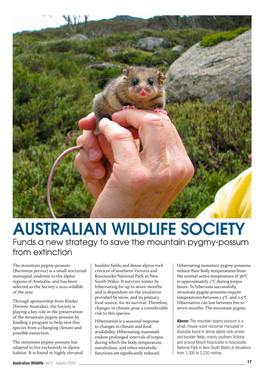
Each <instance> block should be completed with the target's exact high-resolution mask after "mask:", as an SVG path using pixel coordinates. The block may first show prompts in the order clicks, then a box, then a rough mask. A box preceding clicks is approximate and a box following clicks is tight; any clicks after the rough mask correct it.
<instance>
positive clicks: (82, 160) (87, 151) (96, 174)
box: [75, 130, 105, 182]
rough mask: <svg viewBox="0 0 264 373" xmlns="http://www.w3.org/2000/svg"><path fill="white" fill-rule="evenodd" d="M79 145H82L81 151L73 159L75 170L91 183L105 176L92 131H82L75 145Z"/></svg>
mask: <svg viewBox="0 0 264 373" xmlns="http://www.w3.org/2000/svg"><path fill="white" fill-rule="evenodd" d="M80 144H82V145H83V149H81V150H80V152H79V154H77V155H76V157H75V164H76V167H77V170H78V171H79V172H80V174H81V175H82V177H83V178H84V179H85V180H87V181H89V182H92V181H93V179H101V178H103V177H104V175H105V168H104V166H103V164H102V162H101V158H102V156H103V153H102V150H101V149H100V146H99V144H98V140H97V137H96V136H95V135H94V133H93V132H92V131H86V130H84V131H83V134H82V135H81V136H79V137H78V139H77V145H80Z"/></svg>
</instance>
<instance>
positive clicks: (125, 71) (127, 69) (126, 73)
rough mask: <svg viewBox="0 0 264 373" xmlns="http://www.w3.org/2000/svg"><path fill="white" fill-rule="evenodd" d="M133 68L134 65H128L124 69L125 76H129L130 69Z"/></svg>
mask: <svg viewBox="0 0 264 373" xmlns="http://www.w3.org/2000/svg"><path fill="white" fill-rule="evenodd" d="M131 69H132V67H130V66H128V65H126V68H125V69H124V70H123V74H124V75H125V76H128V74H129V71H130V70H131Z"/></svg>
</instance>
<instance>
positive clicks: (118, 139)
mask: <svg viewBox="0 0 264 373" xmlns="http://www.w3.org/2000/svg"><path fill="white" fill-rule="evenodd" d="M99 126H100V130H101V131H102V133H103V134H104V136H105V138H106V140H107V141H108V142H109V144H110V146H111V148H112V155H113V158H114V162H115V163H117V164H125V165H126V167H129V166H131V167H139V166H141V160H140V157H139V154H138V151H137V148H136V145H135V142H134V138H133V135H132V134H131V132H130V131H128V130H127V129H125V128H123V127H121V126H120V125H119V124H118V123H116V122H114V121H110V120H109V119H107V118H103V119H102V120H101V121H100V125H99Z"/></svg>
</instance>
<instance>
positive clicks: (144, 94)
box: [140, 88, 147, 96]
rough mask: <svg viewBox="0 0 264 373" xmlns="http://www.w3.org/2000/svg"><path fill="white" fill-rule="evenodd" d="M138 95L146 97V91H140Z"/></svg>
mask: <svg viewBox="0 0 264 373" xmlns="http://www.w3.org/2000/svg"><path fill="white" fill-rule="evenodd" d="M140 94H141V96H146V94H147V91H146V90H145V88H142V89H141V91H140Z"/></svg>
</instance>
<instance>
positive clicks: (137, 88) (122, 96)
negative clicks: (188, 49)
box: [93, 66, 166, 135]
mask: <svg viewBox="0 0 264 373" xmlns="http://www.w3.org/2000/svg"><path fill="white" fill-rule="evenodd" d="M165 79H166V77H165V76H164V75H163V74H162V73H161V72H160V71H158V70H156V69H155V68H146V67H141V66H133V67H129V66H127V67H126V69H125V70H124V71H123V75H121V76H119V77H118V78H116V79H113V80H111V81H110V82H109V83H108V85H107V86H106V87H105V89H104V90H103V91H102V92H101V93H98V94H97V95H96V96H95V97H94V100H93V111H94V114H95V117H96V129H95V131H94V133H95V134H96V135H98V134H99V133H101V132H100V130H99V128H98V124H99V122H100V120H101V119H102V118H105V117H106V118H109V119H111V117H112V114H113V113H115V112H116V111H120V110H122V109H123V107H124V106H128V105H129V106H135V107H136V108H137V109H145V110H155V109H157V108H160V109H164V108H165V89H164V88H163V81H164V80H165ZM142 89H143V90H144V93H145V94H144V95H141V94H140V92H142Z"/></svg>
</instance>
